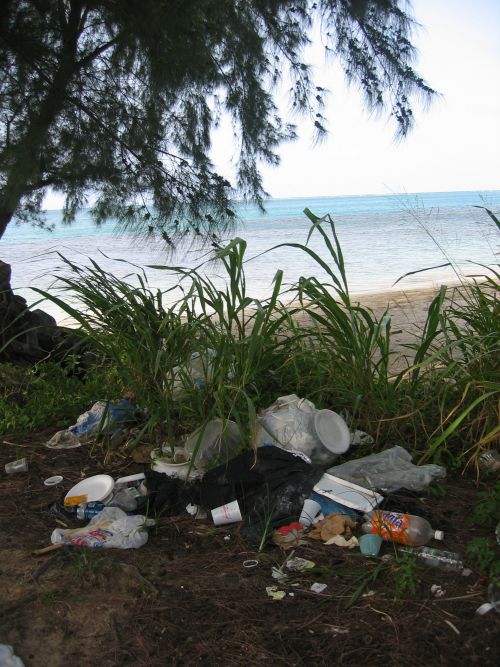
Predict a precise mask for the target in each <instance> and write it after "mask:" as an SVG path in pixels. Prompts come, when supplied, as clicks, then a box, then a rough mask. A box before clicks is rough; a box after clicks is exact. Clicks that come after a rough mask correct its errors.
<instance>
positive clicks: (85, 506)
mask: <svg viewBox="0 0 500 667" xmlns="http://www.w3.org/2000/svg"><path fill="white" fill-rule="evenodd" d="M104 507H105V505H104V503H101V502H99V501H97V500H95V501H92V502H90V503H82V504H81V505H78V507H77V508H76V518H77V519H80V521H89V520H90V519H92V517H94V516H95V515H96V514H99V512H102V510H103V509H104Z"/></svg>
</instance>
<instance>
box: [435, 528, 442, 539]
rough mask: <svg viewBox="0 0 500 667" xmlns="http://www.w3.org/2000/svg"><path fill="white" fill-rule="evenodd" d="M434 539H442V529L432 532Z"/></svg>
mask: <svg viewBox="0 0 500 667" xmlns="http://www.w3.org/2000/svg"><path fill="white" fill-rule="evenodd" d="M434 539H435V540H444V533H443V531H442V530H436V531H435V532H434Z"/></svg>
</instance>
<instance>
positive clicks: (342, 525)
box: [309, 514, 356, 542]
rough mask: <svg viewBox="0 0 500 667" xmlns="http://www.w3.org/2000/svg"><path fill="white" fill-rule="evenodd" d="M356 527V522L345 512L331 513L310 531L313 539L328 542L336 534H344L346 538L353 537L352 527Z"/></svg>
mask: <svg viewBox="0 0 500 667" xmlns="http://www.w3.org/2000/svg"><path fill="white" fill-rule="evenodd" d="M355 527H356V522H355V521H353V520H352V519H351V517H349V516H347V515H345V514H330V515H329V516H327V517H326V519H323V521H320V522H319V523H317V524H316V526H315V527H314V528H313V530H311V532H310V533H309V537H312V539H313V540H323V542H328V541H329V540H330V539H331V538H332V537H334V536H335V535H343V536H344V537H345V539H346V540H349V539H350V538H351V537H352V529H353V528H355Z"/></svg>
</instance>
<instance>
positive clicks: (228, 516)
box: [212, 500, 243, 526]
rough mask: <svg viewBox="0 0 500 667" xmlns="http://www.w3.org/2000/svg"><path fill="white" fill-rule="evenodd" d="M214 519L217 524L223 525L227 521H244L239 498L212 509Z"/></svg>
mask: <svg viewBox="0 0 500 667" xmlns="http://www.w3.org/2000/svg"><path fill="white" fill-rule="evenodd" d="M212 520H213V522H214V524H215V525H216V526H223V525H224V524H226V523H236V522H237V521H243V517H242V516H241V512H240V506H239V505H238V501H237V500H233V502H232V503H228V504H227V505H221V506H220V507H216V508H215V509H213V510H212Z"/></svg>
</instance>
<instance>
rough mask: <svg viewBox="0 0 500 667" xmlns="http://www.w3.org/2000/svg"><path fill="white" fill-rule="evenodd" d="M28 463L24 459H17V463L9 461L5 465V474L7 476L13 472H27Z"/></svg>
mask: <svg viewBox="0 0 500 667" xmlns="http://www.w3.org/2000/svg"><path fill="white" fill-rule="evenodd" d="M27 471H28V461H26V459H17V461H10V462H9V463H6V464H5V472H6V473H7V475H12V474H13V473H15V472H27Z"/></svg>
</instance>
